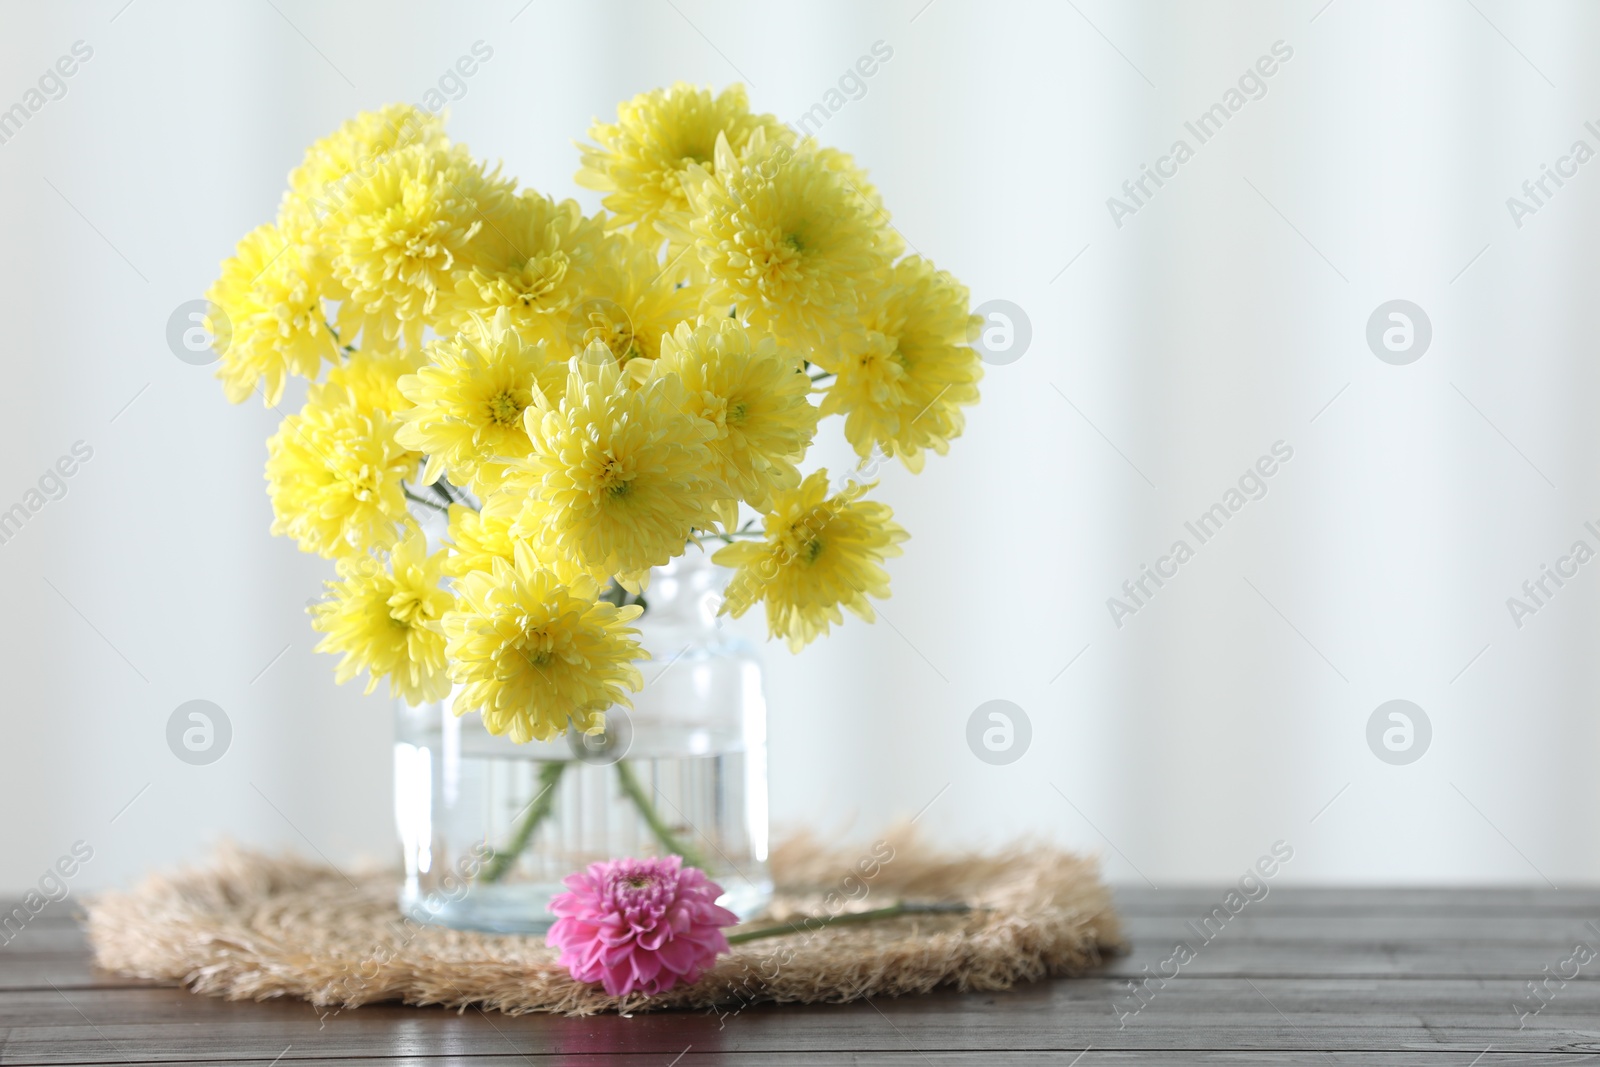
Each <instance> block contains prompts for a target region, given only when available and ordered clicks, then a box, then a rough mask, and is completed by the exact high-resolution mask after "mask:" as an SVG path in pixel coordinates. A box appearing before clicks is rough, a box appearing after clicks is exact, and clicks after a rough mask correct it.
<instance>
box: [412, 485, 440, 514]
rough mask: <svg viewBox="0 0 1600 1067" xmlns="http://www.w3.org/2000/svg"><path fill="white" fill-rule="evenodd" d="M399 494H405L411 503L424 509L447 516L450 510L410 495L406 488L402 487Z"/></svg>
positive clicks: (424, 498)
mask: <svg viewBox="0 0 1600 1067" xmlns="http://www.w3.org/2000/svg"><path fill="white" fill-rule="evenodd" d="M401 492H403V493H405V495H406V499H407V500H409V501H411V502H412V503H413V504H421V505H422V506H423V507H425V508H432V509H433V510H434V511H440V512H444V513H445V514H447V515H448V514H449V513H450V509H449V508H447V507H444V506H442V505H440V504H436V503H434V502H433V501H432V500H429V499H427V498H426V497H420V496H417V495H416V494H414V493H412V491H411V490H409V489H406V488H404V487H402V488H401Z"/></svg>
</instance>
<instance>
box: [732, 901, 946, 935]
mask: <svg viewBox="0 0 1600 1067" xmlns="http://www.w3.org/2000/svg"><path fill="white" fill-rule="evenodd" d="M971 910H972V908H971V907H969V906H968V905H966V904H908V903H907V902H906V901H903V900H902V901H900V902H899V903H897V904H890V905H889V906H888V907H886V908H874V909H872V910H871V911H847V912H842V913H841V914H838V915H813V916H808V917H807V918H804V919H796V920H795V921H794V922H787V923H781V924H779V925H778V926H769V927H767V928H765V929H763V930H742V931H740V932H739V933H736V934H729V935H728V944H730V945H739V944H743V943H744V942H746V941H758V940H760V939H761V938H763V937H782V936H784V935H785V934H803V933H808V932H810V931H812V930H818V929H821V928H822V927H824V926H842V925H845V924H848V923H870V922H877V921H878V920H879V919H893V918H897V917H898V916H901V915H966V914H967V913H968V912H970V911H971Z"/></svg>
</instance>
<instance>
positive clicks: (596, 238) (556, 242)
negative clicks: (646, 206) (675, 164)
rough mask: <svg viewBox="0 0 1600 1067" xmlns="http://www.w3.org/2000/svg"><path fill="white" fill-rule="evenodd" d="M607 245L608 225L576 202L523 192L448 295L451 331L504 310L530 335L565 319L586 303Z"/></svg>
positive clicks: (490, 223)
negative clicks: (550, 320)
mask: <svg viewBox="0 0 1600 1067" xmlns="http://www.w3.org/2000/svg"><path fill="white" fill-rule="evenodd" d="M604 238H605V226H604V224H603V223H602V222H601V221H600V219H599V218H586V217H584V215H583V213H582V212H581V211H580V210H579V209H578V205H577V203H576V201H572V200H563V201H561V202H560V203H556V202H555V201H554V200H551V199H550V198H549V197H547V196H541V195H540V194H538V193H536V192H533V191H532V190H524V191H523V192H522V193H521V194H520V195H519V196H515V197H512V198H511V199H510V200H509V201H508V202H507V204H506V208H505V211H504V212H503V213H502V214H500V215H498V216H493V217H491V218H489V219H488V220H487V222H486V225H485V226H484V228H483V230H482V231H481V232H480V233H479V234H478V238H477V241H476V243H475V251H474V255H473V262H472V263H471V264H470V265H469V267H468V269H467V270H465V271H464V272H462V273H461V274H460V275H459V276H458V277H457V278H456V281H455V287H454V289H453V291H451V292H449V293H445V294H441V297H440V302H441V306H442V308H443V311H442V315H441V317H442V319H443V321H444V325H445V327H446V328H447V329H459V328H460V327H461V326H462V325H464V324H465V323H466V322H467V321H468V320H469V319H470V318H471V316H473V315H483V316H490V315H493V314H494V313H495V312H496V311H497V310H499V309H500V308H505V309H507V310H508V311H510V313H511V321H512V325H513V326H515V327H516V328H517V329H518V330H521V331H523V332H524V333H528V334H530V335H531V331H533V330H534V329H535V327H536V326H538V325H539V323H538V319H539V318H540V317H541V316H546V315H560V314H561V313H562V312H565V311H566V310H567V309H568V308H569V307H570V306H571V305H572V303H573V302H574V301H575V300H578V299H579V298H581V297H582V295H583V294H584V292H585V290H586V289H587V287H588V284H589V281H590V276H591V274H592V273H593V272H594V269H595V263H594V261H595V257H596V256H598V255H599V254H600V249H601V245H602V244H603V243H604Z"/></svg>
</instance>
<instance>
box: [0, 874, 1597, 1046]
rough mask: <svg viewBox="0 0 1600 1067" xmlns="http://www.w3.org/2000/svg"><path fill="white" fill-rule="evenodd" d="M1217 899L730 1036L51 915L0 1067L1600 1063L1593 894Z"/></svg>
mask: <svg viewBox="0 0 1600 1067" xmlns="http://www.w3.org/2000/svg"><path fill="white" fill-rule="evenodd" d="M1223 892H1224V890H1222V889H1204V888H1196V889H1177V890H1151V889H1126V890H1123V891H1120V892H1119V893H1118V905H1119V908H1120V910H1121V912H1122V915H1123V917H1124V919H1125V921H1126V926H1127V931H1128V936H1129V939H1130V941H1131V943H1132V950H1131V952H1130V953H1129V954H1128V955H1126V956H1124V957H1121V958H1118V959H1116V960H1114V961H1112V962H1111V963H1110V964H1109V965H1107V966H1106V967H1105V968H1104V969H1103V970H1101V971H1100V972H1098V973H1097V974H1095V975H1093V976H1091V977H1087V978H1079V979H1067V980H1060V981H1051V982H1041V983H1038V984H1036V985H1031V986H1027V987H1024V988H1020V989H1017V990H1014V991H1012V992H1009V993H1001V994H961V993H955V992H945V993H938V994H935V995H932V996H927V997H915V998H906V999H902V1000H878V1001H875V1002H871V1003H856V1004H846V1005H808V1006H786V1007H772V1006H763V1007H758V1008H749V1009H746V1010H744V1011H742V1012H739V1013H737V1014H730V1015H726V1016H722V1017H719V1016H717V1015H716V1014H714V1013H662V1014H647V1015H639V1016H636V1017H634V1018H616V1017H596V1018H587V1019H566V1018H551V1017H548V1016H520V1017H515V1018H513V1017H508V1016H504V1015H500V1014H497V1013H487V1014H485V1013H483V1012H478V1011H474V1010H468V1011H466V1012H464V1013H459V1014H458V1013H456V1012H451V1011H444V1010H441V1009H437V1008H408V1007H405V1006H403V1005H391V1004H384V1005H375V1006H369V1007H365V1008H360V1009H357V1010H353V1011H346V1012H340V1013H337V1014H331V1015H324V1014H322V1013H320V1012H318V1011H317V1010H316V1009H314V1008H312V1007H311V1006H310V1005H308V1004H305V1003H302V1002H299V1001H268V1002H264V1003H230V1002H227V1001H219V1000H213V999H210V998H208V997H197V996H193V995H191V994H189V993H186V992H184V991H183V990H181V989H177V988H171V987H161V986H154V985H150V984H148V983H142V982H132V981H127V980H124V979H120V978H116V977H114V976H111V975H106V974H103V973H100V972H97V971H95V970H94V969H93V968H92V967H91V965H90V964H89V962H88V956H87V952H86V950H85V947H84V942H83V937H82V934H81V933H80V932H79V930H78V928H77V926H76V924H75V923H74V922H73V921H72V920H71V919H70V918H69V917H68V916H67V915H66V914H65V913H61V914H57V915H50V914H49V913H46V914H44V915H41V916H40V917H39V918H38V919H37V920H35V921H34V922H33V923H32V924H31V925H30V926H29V927H28V928H27V929H26V930H24V931H23V932H22V934H21V935H20V936H19V937H17V938H16V939H15V940H14V941H12V942H11V943H10V944H9V945H7V946H5V947H4V948H0V1064H45V1063H49V1064H65V1063H81V1064H102V1063H104V1064H115V1063H154V1062H182V1063H196V1064H198V1063H230V1064H242V1063H252V1062H253V1063H265V1064H270V1063H275V1062H276V1063H284V1064H286V1063H288V1061H291V1060H307V1061H317V1062H318V1063H319V1064H331V1063H345V1062H348V1063H362V1064H366V1065H368V1067H382V1061H384V1060H386V1059H393V1060H406V1061H411V1062H430V1063H440V1064H443V1063H451V1064H455V1063H482V1064H491V1063H492V1064H515V1063H518V1062H523V1063H529V1064H536V1065H541V1067H542V1065H545V1064H595V1065H599V1064H627V1065H644V1064H653V1065H659V1067H667V1065H676V1067H692V1065H695V1064H722V1063H753V1064H770V1065H774V1067H777V1065H784V1067H788V1065H801V1064H807V1065H809V1064H816V1065H821V1067H830V1065H834V1064H863V1065H871V1064H884V1065H891V1064H892V1065H908V1067H909V1065H915V1064H940V1065H944V1064H965V1063H973V1064H1027V1065H1040V1067H1042V1065H1045V1064H1073V1063H1076V1064H1079V1065H1081V1067H1095V1065H1098V1064H1142V1063H1148V1064H1157V1065H1175V1064H1184V1063H1240V1064H1260V1065H1268V1064H1288V1065H1297V1064H1329V1063H1337V1064H1373V1065H1376V1064H1437V1065H1440V1067H1443V1065H1447V1064H1459V1065H1461V1067H1491V1065H1502V1064H1517V1065H1519V1067H1532V1065H1535V1064H1553V1063H1560V1064H1573V1063H1586V1062H1592V1063H1600V980H1597V976H1600V890H1592V891H1574V890H1563V891H1556V890H1549V891H1542V890H1532V889H1515V890H1486V889H1472V890H1434V889H1403V890H1402V889H1396V890H1347V889H1294V888H1288V887H1278V888H1274V889H1273V890H1272V891H1271V894H1270V896H1268V897H1267V898H1266V899H1265V900H1261V901H1258V902H1255V903H1251V904H1249V905H1247V906H1246V907H1245V908H1244V910H1243V911H1241V912H1240V913H1239V914H1238V915H1236V916H1233V917H1232V918H1230V919H1229V920H1228V922H1227V923H1226V924H1225V925H1224V926H1222V928H1221V930H1220V932H1218V933H1216V934H1215V936H1213V937H1212V938H1211V940H1210V941H1204V940H1203V939H1202V938H1201V937H1200V936H1198V935H1197V933H1196V929H1195V926H1193V925H1190V923H1195V924H1198V923H1199V921H1200V919H1201V918H1202V917H1203V916H1204V915H1206V914H1207V913H1208V912H1210V911H1211V909H1212V908H1213V907H1215V906H1216V905H1217V904H1219V903H1220V902H1221V900H1222V894H1223ZM1180 940H1181V941H1184V942H1186V943H1187V944H1188V945H1189V946H1190V947H1191V948H1193V949H1194V955H1193V958H1192V959H1190V960H1188V962H1186V963H1184V964H1183V966H1182V967H1181V970H1180V971H1179V973H1178V975H1177V977H1175V978H1169V979H1167V980H1166V981H1165V984H1164V985H1163V984H1160V983H1161V978H1160V975H1161V971H1162V963H1163V961H1165V960H1168V959H1170V958H1172V957H1173V949H1174V946H1175V945H1176V943H1177V942H1179V941H1180ZM1579 946H1583V948H1585V949H1588V948H1589V946H1593V948H1592V949H1590V950H1589V951H1587V952H1586V951H1583V950H1579V951H1577V952H1575V951H1574V950H1575V948H1578V947H1579ZM1586 958H1587V962H1583V963H1578V962H1577V961H1578V960H1583V959H1586ZM1166 969H1167V972H1168V973H1170V972H1171V969H1172V968H1171V965H1170V964H1169V965H1168V966H1167V968H1166ZM1147 974H1151V975H1155V976H1156V978H1155V979H1154V980H1151V981H1149V982H1145V983H1143V985H1142V987H1141V988H1142V995H1141V994H1140V993H1135V992H1133V991H1131V990H1130V987H1129V983H1130V981H1132V982H1139V981H1141V980H1142V979H1144V978H1145V976H1146V975H1147ZM1563 975H1566V976H1568V977H1566V978H1565V980H1563V978H1562V976H1563ZM1536 982H1543V984H1542V985H1541V986H1540V987H1539V992H1538V994H1537V995H1535V993H1534V991H1533V989H1532V987H1530V983H1536ZM1141 1005H1142V1006H1141ZM1135 1007H1138V1008H1139V1010H1138V1011H1137V1012H1133V1011H1132V1010H1131V1009H1132V1008H1135ZM1519 1008H1520V1011H1521V1014H1519ZM1535 1008H1537V1009H1538V1010H1537V1011H1535V1010H1533V1009H1535Z"/></svg>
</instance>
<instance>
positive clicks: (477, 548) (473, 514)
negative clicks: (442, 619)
mask: <svg viewBox="0 0 1600 1067" xmlns="http://www.w3.org/2000/svg"><path fill="white" fill-rule="evenodd" d="M513 517H514V516H512V515H509V514H499V515H485V514H482V513H481V512H478V511H474V510H473V509H472V508H469V507H467V506H466V505H465V504H452V505H451V506H450V531H449V536H450V555H449V557H448V558H447V559H446V560H445V561H444V572H445V573H446V574H448V575H449V576H450V577H452V578H465V577H466V576H467V575H468V574H470V573H471V572H473V571H492V570H494V561H495V560H497V559H501V560H504V561H505V562H507V563H512V562H515V560H516V548H517V546H518V545H524V546H526V547H527V549H528V551H530V552H531V553H533V556H534V559H535V561H536V562H537V563H538V565H539V566H540V567H543V568H544V569H545V570H547V571H549V572H551V573H552V574H554V575H555V576H556V581H558V582H560V583H561V584H562V585H574V584H576V583H577V582H579V581H580V580H581V579H584V578H593V579H596V580H600V579H601V577H602V576H599V575H593V574H589V573H588V572H586V571H584V569H583V568H581V567H579V566H578V565H577V564H576V563H574V562H573V561H571V560H569V559H566V558H564V557H562V556H559V555H556V554H554V553H545V554H544V555H540V553H539V546H538V545H537V544H536V543H534V542H533V541H532V540H531V539H529V538H526V537H513V536H512V534H511V521H512V518H513Z"/></svg>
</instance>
